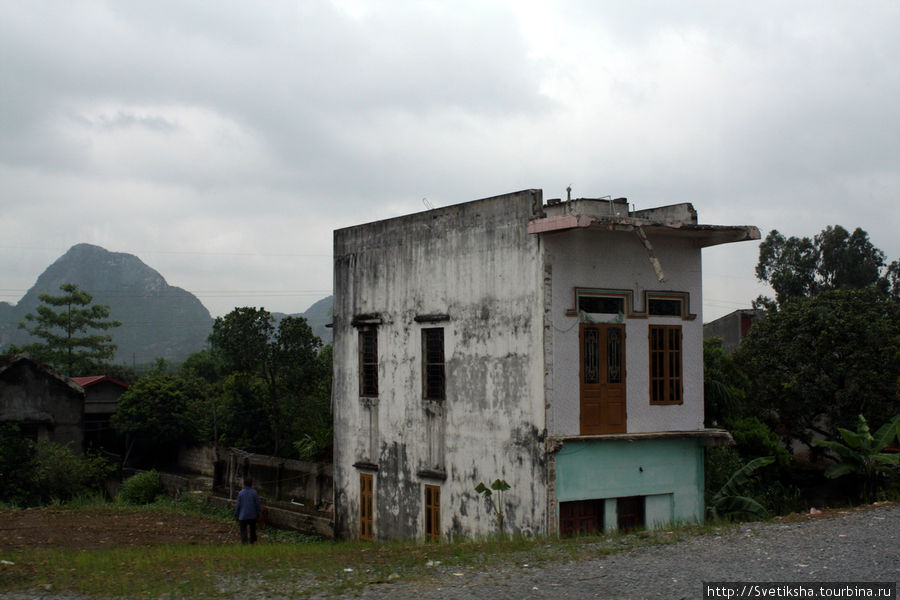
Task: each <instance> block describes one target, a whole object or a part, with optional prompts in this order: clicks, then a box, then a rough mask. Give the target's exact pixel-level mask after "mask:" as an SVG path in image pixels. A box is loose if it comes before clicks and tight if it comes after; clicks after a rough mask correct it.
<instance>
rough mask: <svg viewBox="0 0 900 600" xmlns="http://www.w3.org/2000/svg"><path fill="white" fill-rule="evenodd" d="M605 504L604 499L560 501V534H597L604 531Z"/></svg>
mask: <svg viewBox="0 0 900 600" xmlns="http://www.w3.org/2000/svg"><path fill="white" fill-rule="evenodd" d="M603 504H604V501H603V500H576V501H573V502H560V503H559V533H560V535H564V536H566V535H597V534H598V533H600V532H602V531H603Z"/></svg>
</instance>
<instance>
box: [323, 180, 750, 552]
mask: <svg viewBox="0 0 900 600" xmlns="http://www.w3.org/2000/svg"><path fill="white" fill-rule="evenodd" d="M749 239H759V231H758V230H757V229H756V228H755V227H752V226H734V227H731V226H711V225H698V224H697V216H696V212H695V211H694V209H693V207H692V206H691V205H689V204H679V205H674V206H669V207H663V208H659V209H653V210H642V211H629V209H628V204H627V203H626V202H625V201H624V199H621V200H595V199H576V200H571V201H550V202H548V203H547V204H546V205H545V204H544V202H543V199H542V193H541V191H540V190H525V191H522V192H516V193H512V194H507V195H503V196H496V197H493V198H486V199H483V200H477V201H474V202H467V203H464V204H458V205H454V206H449V207H446V208H441V209H436V210H430V211H426V212H422V213H417V214H413V215H408V216H404V217H398V218H395V219H389V220H385V221H379V222H375V223H369V224H365V225H360V226H357V227H350V228H346V229H341V230H338V231H335V234H334V273H335V303H334V419H335V454H334V487H335V531H336V533H337V534H338V535H340V536H343V537H351V538H352V537H361V538H373V537H374V538H379V539H387V538H392V537H419V538H427V539H437V538H447V537H452V536H470V535H476V534H484V533H490V532H493V531H496V521H495V517H494V515H493V514H492V512H491V510H490V507H489V505H488V504H487V503H486V501H485V500H484V499H483V498H482V497H481V496H480V495H478V494H477V493H476V492H475V487H476V486H477V485H478V483H479V482H485V483H486V484H489V483H490V482H491V481H494V480H495V479H498V478H499V479H503V480H505V481H506V482H508V483H509V485H510V486H511V489H510V490H509V491H508V492H506V494H505V498H504V500H505V502H504V504H505V511H506V525H505V530H506V531H508V532H509V531H513V532H533V533H541V534H553V533H557V532H560V533H564V534H565V533H570V532H574V531H592V530H597V529H604V528H616V527H632V526H641V525H646V526H653V525H655V524H659V523H666V522H670V521H673V520H696V521H702V519H703V512H704V507H703V445H705V444H710V443H717V442H720V441H722V440H723V439H727V433H725V432H722V431H711V430H705V429H704V428H703V350H702V319H701V318H700V314H699V313H700V308H701V258H700V252H701V248H703V247H705V246H711V245H715V244H721V243H727V242H734V241H740V240H749Z"/></svg>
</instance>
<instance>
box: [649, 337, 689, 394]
mask: <svg viewBox="0 0 900 600" xmlns="http://www.w3.org/2000/svg"><path fill="white" fill-rule="evenodd" d="M649 338H650V404H681V403H682V402H683V401H684V377H683V358H684V357H683V352H682V334H681V325H650V331H649Z"/></svg>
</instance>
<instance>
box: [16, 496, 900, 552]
mask: <svg viewBox="0 0 900 600" xmlns="http://www.w3.org/2000/svg"><path fill="white" fill-rule="evenodd" d="M885 504H890V503H884V502H882V503H875V504H873V505H871V506H866V507H856V508H852V509H851V508H847V509H824V510H822V511H818V510H816V509H812V511H811V513H810V512H804V513H794V514H791V515H787V516H783V517H775V519H774V520H775V521H782V522H798V521H813V520H818V519H826V518H832V517H835V516H838V515H841V514H846V513H848V512H855V511H860V510H868V509H871V508H876V507H878V506H882V505H885ZM260 538H261V539H263V540H264V539H265V534H264V533H262V532H261V533H260ZM238 542H240V533H239V531H238V526H237V523H236V522H229V523H227V522H223V521H216V520H213V519H207V518H204V517H199V516H193V515H177V514H170V513H162V512H151V511H135V512H123V511H120V510H108V509H103V508H96V509H84V510H61V509H56V508H29V509H26V510H0V550H19V549H22V548H40V547H54V548H73V549H78V550H92V549H98V548H114V547H119V546H160V545H165V544H197V545H204V544H236V543H238Z"/></svg>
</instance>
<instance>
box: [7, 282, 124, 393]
mask: <svg viewBox="0 0 900 600" xmlns="http://www.w3.org/2000/svg"><path fill="white" fill-rule="evenodd" d="M59 289H60V290H61V291H62V292H64V293H63V295H61V296H51V295H50V294H41V295H40V296H39V298H40V300H41V302H43V303H44V304H42V305H40V306H38V307H37V315H33V314H30V313H29V314H27V315H25V319H26V321H28V323H32V324H33V325H32V326H31V327H29V326H28V325H27V324H26V323H24V322H23V323H19V327H21V328H22V329H25V330H26V331H28V333H30V334H31V335H33V336H35V337H38V338H40V339H42V340H43V342H37V343H34V344H29V345H27V346H23V347H21V348H14V349H13V352H28V353H29V354H31V355H32V356H33V357H34V358H36V359H38V360H40V361H43V362H46V363H48V364H51V365H53V366H54V367H56V368H57V369H59V370H60V371H62V372H63V373H64V374H65V375H67V376H69V377H72V376H75V375H78V374H82V375H85V374H88V373H90V372H91V371H93V370H94V369H96V368H98V367H99V366H100V365H101V364H102V363H103V362H105V361H108V360H110V359H111V358H112V357H113V356H114V355H115V352H116V346H115V344H113V343H112V336H111V335H103V334H97V333H93V332H94V331H95V330H100V331H106V330H108V329H112V328H114V327H118V326H120V325H121V323H120V322H118V321H110V320H108V319H109V307H108V306H103V305H99V304H94V305H92V306H91V305H90V304H91V301H92V300H93V296H91V295H90V294H89V293H87V292H85V291H83V290H80V289H78V286H77V285H75V284H72V283H64V284H62V285H61V286H59ZM54 307H56V308H58V309H60V310H55V309H54Z"/></svg>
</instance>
